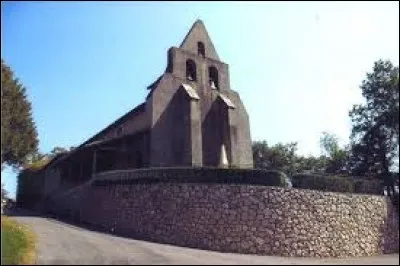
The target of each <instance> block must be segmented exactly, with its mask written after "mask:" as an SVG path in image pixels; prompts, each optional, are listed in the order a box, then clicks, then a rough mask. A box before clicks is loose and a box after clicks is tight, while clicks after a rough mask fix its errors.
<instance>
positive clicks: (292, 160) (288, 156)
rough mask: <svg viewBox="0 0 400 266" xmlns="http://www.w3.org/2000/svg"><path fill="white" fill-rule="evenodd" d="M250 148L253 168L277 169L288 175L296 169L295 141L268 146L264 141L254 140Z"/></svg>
mask: <svg viewBox="0 0 400 266" xmlns="http://www.w3.org/2000/svg"><path fill="white" fill-rule="evenodd" d="M252 148H253V160H254V168H256V169H267V170H279V171H282V172H284V173H286V174H289V175H291V174H293V173H294V172H295V171H296V150H297V143H296V142H293V143H288V144H282V143H278V144H276V145H274V146H268V144H267V142H266V141H262V142H261V141H255V142H254V143H253V146H252Z"/></svg>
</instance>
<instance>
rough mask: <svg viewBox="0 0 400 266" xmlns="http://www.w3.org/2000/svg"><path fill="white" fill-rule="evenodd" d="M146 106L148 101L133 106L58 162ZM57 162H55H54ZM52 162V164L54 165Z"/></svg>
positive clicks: (141, 110)
mask: <svg viewBox="0 0 400 266" xmlns="http://www.w3.org/2000/svg"><path fill="white" fill-rule="evenodd" d="M145 107H146V103H145V102H144V103H142V104H139V105H138V106H136V107H135V108H133V109H132V110H130V111H129V112H128V113H126V114H125V115H123V116H121V117H120V118H118V119H117V120H115V121H114V122H113V123H111V124H110V125H108V126H107V127H106V128H104V129H102V130H101V131H100V132H98V133H97V134H96V135H94V136H92V137H91V138H89V139H88V140H86V141H85V142H83V143H82V144H81V145H79V146H78V147H76V148H75V149H74V150H73V151H71V152H69V153H67V154H66V155H65V156H63V157H62V158H59V159H58V160H57V163H59V162H61V161H63V160H65V159H66V158H68V157H70V156H71V155H73V154H75V153H76V152H77V151H79V150H81V149H83V148H84V147H86V145H87V144H88V143H90V142H93V140H94V139H96V138H97V137H99V136H100V135H101V134H103V133H105V132H106V131H108V130H110V129H112V128H115V127H117V126H118V125H119V124H121V123H123V122H125V121H126V120H127V119H128V118H130V117H132V116H133V115H135V114H137V113H141V112H144V111H145ZM54 164H55V163H54ZM54 164H52V165H54Z"/></svg>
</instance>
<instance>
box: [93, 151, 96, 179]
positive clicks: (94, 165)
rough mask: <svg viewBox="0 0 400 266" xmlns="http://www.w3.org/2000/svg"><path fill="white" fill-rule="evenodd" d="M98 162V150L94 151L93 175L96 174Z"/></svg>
mask: <svg viewBox="0 0 400 266" xmlns="http://www.w3.org/2000/svg"><path fill="white" fill-rule="evenodd" d="M96 163H97V150H94V153H93V165H92V176H94V175H95V174H96Z"/></svg>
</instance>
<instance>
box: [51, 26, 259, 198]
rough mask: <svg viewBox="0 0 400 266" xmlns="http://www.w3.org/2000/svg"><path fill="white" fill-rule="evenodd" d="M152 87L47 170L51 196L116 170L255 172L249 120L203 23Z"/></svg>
mask: <svg viewBox="0 0 400 266" xmlns="http://www.w3.org/2000/svg"><path fill="white" fill-rule="evenodd" d="M147 89H148V91H149V93H148V95H147V97H146V101H145V102H143V103H142V104H140V105H138V106H137V107H135V108H134V109H132V110H131V111H129V112H128V113H127V114H125V115H124V116H122V117H120V118H119V119H117V120H116V121H115V122H113V123H112V124H111V125H109V126H107V127H106V128H104V129H103V130H101V131H100V132H99V133H97V134H96V135H94V136H93V137H91V138H90V139H88V140H87V141H85V142H84V143H82V144H81V145H80V146H78V147H77V148H76V149H74V150H73V151H71V152H69V153H67V154H63V155H60V156H57V157H56V158H54V159H53V160H52V161H51V162H50V163H49V164H48V165H47V166H46V168H45V169H43V170H44V171H45V172H46V173H45V176H46V178H45V180H46V181H45V184H46V185H45V187H46V188H45V191H46V192H47V193H45V194H48V193H51V191H54V189H56V187H60V186H62V187H64V189H65V188H68V187H74V186H76V185H79V184H82V183H83V182H85V181H87V180H88V179H89V178H90V177H91V176H92V175H93V174H95V173H97V172H102V171H109V170H117V169H132V168H149V167H175V166H185V167H235V168H252V167H253V156H252V150H251V137H250V128H249V118H248V114H247V112H246V110H245V107H244V106H243V103H242V101H241V100H240V97H239V94H238V93H237V92H235V91H233V90H232V89H231V87H230V81H229V67H228V65H227V64H226V63H224V62H222V61H221V60H220V58H219V56H218V54H217V51H216V49H215V47H214V45H213V43H212V41H211V39H210V37H209V35H208V33H207V31H206V29H205V26H204V24H203V22H202V21H201V20H197V21H196V22H195V23H194V24H193V26H192V28H191V29H190V31H189V32H188V34H187V35H186V37H185V38H184V40H183V42H182V44H181V45H180V46H179V47H178V48H177V47H171V48H170V49H169V50H168V57H167V67H166V69H165V72H164V73H163V74H162V75H161V76H160V77H158V78H157V79H156V80H155V81H154V82H153V83H152V84H151V85H149V86H148V87H147Z"/></svg>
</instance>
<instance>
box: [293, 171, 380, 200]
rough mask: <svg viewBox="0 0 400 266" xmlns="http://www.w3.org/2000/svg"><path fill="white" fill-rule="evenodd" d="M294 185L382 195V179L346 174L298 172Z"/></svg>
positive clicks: (296, 186) (305, 187)
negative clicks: (355, 176) (325, 174)
mask: <svg viewBox="0 0 400 266" xmlns="http://www.w3.org/2000/svg"><path fill="white" fill-rule="evenodd" d="M292 182H293V187H295V188H303V189H314V190H321V191H331V192H345V193H360V194H373V195H381V194H382V193H381V192H382V181H380V180H378V179H374V180H367V179H360V178H357V179H354V178H352V177H344V176H324V175H316V174H297V175H294V176H292Z"/></svg>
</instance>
